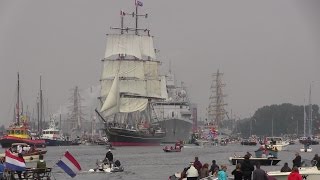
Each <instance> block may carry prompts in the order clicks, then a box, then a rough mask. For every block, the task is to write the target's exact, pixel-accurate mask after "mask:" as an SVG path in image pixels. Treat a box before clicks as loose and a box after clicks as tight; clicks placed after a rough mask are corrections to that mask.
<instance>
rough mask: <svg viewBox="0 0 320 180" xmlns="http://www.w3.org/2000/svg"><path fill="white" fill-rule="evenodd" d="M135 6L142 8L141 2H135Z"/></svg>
mask: <svg viewBox="0 0 320 180" xmlns="http://www.w3.org/2000/svg"><path fill="white" fill-rule="evenodd" d="M135 5H136V6H143V3H142V2H141V1H138V0H135Z"/></svg>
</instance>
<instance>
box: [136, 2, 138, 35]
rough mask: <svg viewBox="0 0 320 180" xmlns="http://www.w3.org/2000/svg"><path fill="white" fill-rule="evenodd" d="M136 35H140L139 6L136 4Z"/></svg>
mask: <svg viewBox="0 0 320 180" xmlns="http://www.w3.org/2000/svg"><path fill="white" fill-rule="evenodd" d="M136 35H138V4H137V2H136Z"/></svg>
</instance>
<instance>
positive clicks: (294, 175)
mask: <svg viewBox="0 0 320 180" xmlns="http://www.w3.org/2000/svg"><path fill="white" fill-rule="evenodd" d="M288 180H302V176H301V175H300V174H299V169H298V167H293V168H292V171H291V173H290V174H289V176H288Z"/></svg>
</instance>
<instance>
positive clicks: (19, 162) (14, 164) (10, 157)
mask: <svg viewBox="0 0 320 180" xmlns="http://www.w3.org/2000/svg"><path fill="white" fill-rule="evenodd" d="M5 159H6V160H5V167H6V168H7V169H9V170H11V171H24V170H25V169H26V163H25V161H24V159H23V157H18V156H16V155H14V154H13V153H11V152H10V151H9V150H6V152H5Z"/></svg>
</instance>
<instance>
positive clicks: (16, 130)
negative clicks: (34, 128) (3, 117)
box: [0, 73, 46, 148]
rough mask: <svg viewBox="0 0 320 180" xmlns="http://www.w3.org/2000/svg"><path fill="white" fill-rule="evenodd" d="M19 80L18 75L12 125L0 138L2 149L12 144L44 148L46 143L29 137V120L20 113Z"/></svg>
mask: <svg viewBox="0 0 320 180" xmlns="http://www.w3.org/2000/svg"><path fill="white" fill-rule="evenodd" d="M20 101H21V98H20V79H19V73H18V84H17V103H16V105H15V120H14V123H13V124H11V125H10V126H9V128H7V129H6V134H5V135H4V136H3V137H1V138H0V144H1V147H2V148H9V147H11V145H12V144H13V143H26V144H28V145H31V146H36V147H45V145H46V143H45V141H44V140H41V139H34V138H32V137H31V135H30V128H29V118H28V116H24V115H23V113H22V112H21V109H22V107H21V106H20V103H21V102H20Z"/></svg>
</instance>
